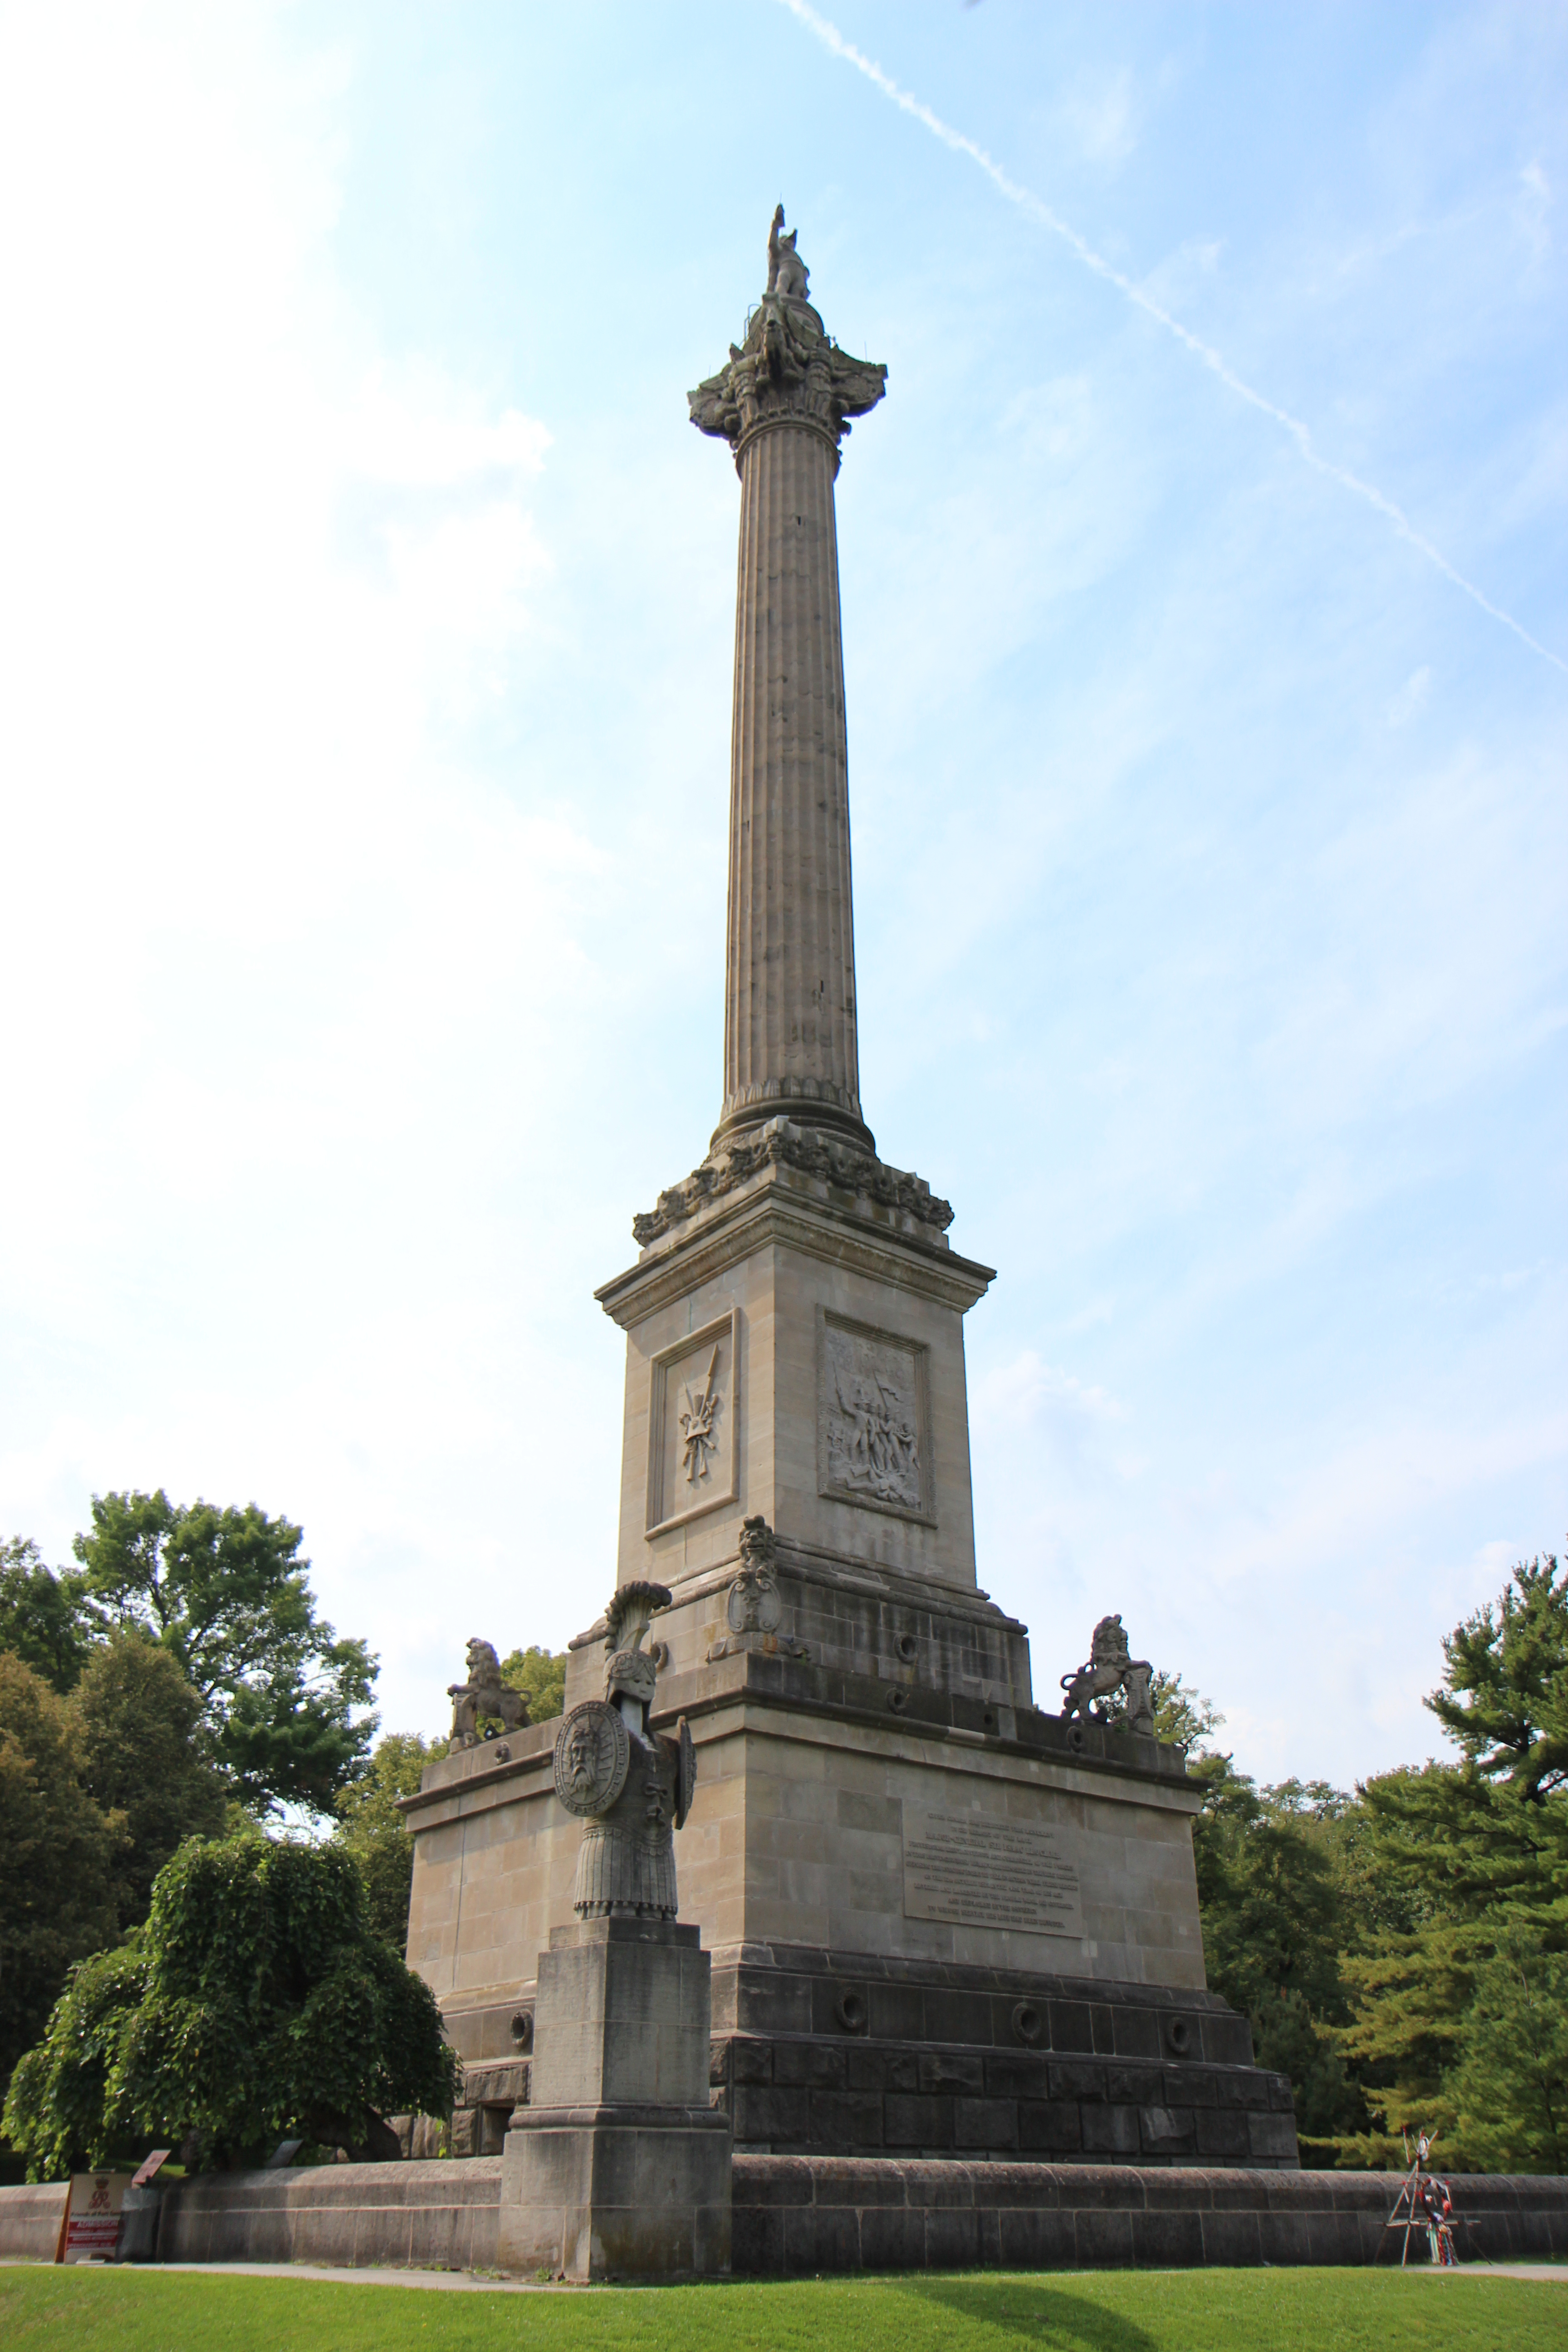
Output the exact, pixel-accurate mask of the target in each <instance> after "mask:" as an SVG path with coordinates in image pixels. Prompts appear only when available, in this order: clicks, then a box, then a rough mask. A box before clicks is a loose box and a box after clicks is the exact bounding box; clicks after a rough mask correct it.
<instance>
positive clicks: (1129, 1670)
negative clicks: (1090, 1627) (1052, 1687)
mask: <svg viewBox="0 0 1568 2352" xmlns="http://www.w3.org/2000/svg"><path fill="white" fill-rule="evenodd" d="M1153 1671H1154V1669H1153V1667H1152V1665H1151V1664H1150V1663H1149V1661H1148V1659H1147V1658H1135V1657H1133V1655H1132V1654H1131V1649H1130V1648H1129V1645H1128V1641H1127V1635H1126V1633H1124V1632H1123V1630H1122V1625H1121V1616H1120V1615H1117V1616H1114V1617H1102V1618H1101V1619H1100V1622H1099V1624H1098V1625H1097V1626H1096V1627H1095V1629H1094V1633H1093V1636H1092V1638H1091V1640H1090V1642H1089V1663H1088V1664H1087V1665H1082V1666H1079V1668H1078V1670H1077V1672H1076V1673H1075V1674H1070V1675H1063V1676H1062V1678H1061V1685H1062V1688H1063V1690H1064V1691H1065V1692H1066V1693H1067V1700H1066V1704H1065V1705H1064V1706H1063V1707H1062V1719H1063V1721H1064V1722H1070V1720H1071V1719H1072V1717H1074V1716H1075V1715H1076V1716H1077V1717H1079V1720H1080V1721H1082V1722H1084V1723H1089V1722H1090V1721H1093V1720H1098V1721H1099V1722H1101V1723H1104V1722H1105V1721H1106V1720H1107V1717H1106V1716H1105V1714H1104V1712H1103V1710H1102V1709H1101V1708H1100V1707H1097V1706H1095V1704H1094V1702H1095V1701H1096V1700H1097V1699H1101V1698H1106V1697H1109V1696H1110V1693H1111V1692H1112V1691H1116V1690H1124V1691H1125V1692H1126V1694H1127V1728H1128V1729H1129V1730H1130V1731H1138V1732H1142V1733H1143V1734H1144V1735H1145V1736H1148V1735H1149V1734H1152V1731H1153V1728H1154V1717H1153V1714H1152V1709H1151V1706H1150V1703H1149V1677H1150V1675H1152V1673H1153Z"/></svg>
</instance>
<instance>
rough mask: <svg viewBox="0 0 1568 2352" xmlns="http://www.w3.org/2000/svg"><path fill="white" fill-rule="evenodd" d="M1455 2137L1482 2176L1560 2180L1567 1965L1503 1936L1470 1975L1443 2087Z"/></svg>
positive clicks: (1567, 2156) (1567, 2106) (1565, 2134)
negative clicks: (1535, 2175) (1454, 2060)
mask: <svg viewBox="0 0 1568 2352" xmlns="http://www.w3.org/2000/svg"><path fill="white" fill-rule="evenodd" d="M1446 2089H1447V2095H1448V2098H1449V2101H1450V2102H1451V2104H1452V2106H1453V2109H1454V2116H1455V2124H1456V2127H1457V2136H1458V2137H1459V2138H1460V2139H1461V2140H1462V2141H1463V2142H1464V2143H1465V2145H1466V2146H1467V2147H1468V2148H1469V2149H1470V2150H1471V2151H1472V2152H1473V2154H1474V2156H1475V2158H1476V2160H1477V2161H1478V2163H1479V2164H1482V2165H1484V2167H1485V2168H1486V2169H1487V2170H1488V2171H1489V2172H1552V2173H1564V2172H1568V1958H1565V1957H1564V1956H1563V1954H1562V1953H1561V1952H1558V1953H1550V1952H1546V1951H1544V1950H1542V1946H1541V1941H1540V1938H1539V1937H1533V1936H1530V1935H1526V1934H1519V1933H1517V1932H1516V1933H1513V1934H1510V1935H1506V1936H1504V1937H1502V1938H1501V1939H1500V1943H1499V1946H1498V1948H1497V1951H1496V1952H1495V1953H1494V1954H1493V1956H1492V1958H1490V1960H1489V1961H1487V1962H1486V1963H1485V1964H1484V1965H1483V1966H1482V1967H1481V1968H1479V1969H1477V1971H1476V1974H1475V1979H1474V1982H1473V1985H1472V1988H1471V1994H1470V2005H1469V2011H1468V2016H1467V2018H1466V2021H1465V2026H1464V2031H1463V2033H1462V2035H1461V2039H1460V2045H1459V2061H1458V2065H1457V2066H1455V2068H1454V2069H1453V2072H1452V2073H1451V2074H1450V2075H1449V2077H1448V2080H1447V2084H1446Z"/></svg>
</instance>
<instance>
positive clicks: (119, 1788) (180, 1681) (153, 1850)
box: [69, 1629, 227, 1928]
mask: <svg viewBox="0 0 1568 2352" xmlns="http://www.w3.org/2000/svg"><path fill="white" fill-rule="evenodd" d="M69 1711H70V1715H71V1717H72V1721H73V1727H74V1731H75V1738H74V1741H73V1746H74V1748H75V1753H76V1759H77V1769H78V1771H79V1775H80V1779H81V1783H82V1786H83V1788H84V1789H85V1790H86V1791H87V1793H88V1795H89V1797H90V1798H91V1799H92V1801H93V1802H94V1803H95V1804H97V1805H99V1806H100V1808H101V1809H102V1810H103V1811H105V1812H108V1813H112V1814H114V1815H115V1816H116V1818H117V1819H118V1820H119V1821H120V1822H122V1823H123V1832H122V1839H121V1845H120V1848H119V1851H118V1853H116V1855H115V1861H114V1900H115V1911H116V1915H117V1917H118V1921H119V1925H120V1927H121V1928H125V1927H135V1926H137V1925H139V1923H140V1922H141V1921H142V1920H143V1919H144V1918H145V1917H146V1916H147V1906H148V1905H149V1903H150V1902H151V1901H152V1899H153V1880H154V1879H155V1878H156V1877H157V1875H158V1873H159V1872H160V1871H161V1870H162V1869H163V1864H165V1863H166V1862H167V1861H168V1860H169V1858H170V1856H171V1855H172V1854H173V1853H174V1851H175V1849H176V1847H177V1846H179V1844H180V1843H182V1841H183V1840H184V1839H185V1838H187V1837H193V1836H202V1837H216V1835H217V1834H218V1832H220V1831H221V1830H222V1828H223V1826H224V1818H225V1814H226V1811H227V1795H226V1784H225V1781H224V1778H223V1775H222V1773H221V1772H220V1771H219V1770H218V1769H217V1768H216V1765H215V1764H214V1763H213V1762H212V1761H211V1759H210V1758H209V1756H208V1753H207V1749H206V1744H205V1741H204V1740H203V1739H202V1738H201V1737H200V1736H199V1733H200V1726H201V1716H202V1703H201V1700H200V1698H199V1697H198V1696H197V1695H196V1693H195V1691H194V1690H193V1689H192V1688H191V1685H190V1684H189V1683H188V1682H187V1681H186V1680H185V1678H184V1675H183V1674H182V1673H181V1672H180V1669H179V1665H178V1664H177V1662H176V1661H175V1660H174V1658H173V1657H171V1656H170V1654H169V1653H168V1651H166V1650H161V1649H159V1648H158V1647H157V1645H156V1644H155V1643H153V1642H150V1641H149V1640H148V1639H147V1637H146V1635H145V1634H143V1633H140V1632H136V1631H127V1632H121V1631H120V1630H118V1629H116V1631H115V1632H113V1633H111V1634H110V1637H109V1639H108V1640H107V1641H106V1642H103V1643H100V1645H99V1646H98V1648H97V1649H95V1650H94V1651H93V1652H92V1653H91V1654H90V1655H89V1659H88V1662H87V1664H86V1666H85V1668H84V1669H83V1672H82V1675H81V1679H80V1681H79V1683H78V1684H77V1686H76V1688H75V1690H74V1691H73V1693H72V1694H71V1697H70V1701H69Z"/></svg>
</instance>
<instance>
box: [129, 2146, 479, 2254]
mask: <svg viewBox="0 0 1568 2352" xmlns="http://www.w3.org/2000/svg"><path fill="white" fill-rule="evenodd" d="M499 2205H500V2157H499V2156H475V2157H468V2158H464V2159H463V2160H462V2161H461V2162H456V2161H452V2160H449V2159H448V2160H445V2161H443V2160H436V2161H433V2162H429V2163H416V2164H406V2163H405V2164H317V2165H309V2166H306V2167H305V2168H303V2169H301V2170H300V2171H298V2172H229V2173H221V2172H209V2173H204V2174H202V2175H201V2176H200V2177H199V2178H198V2179H195V2180H184V2181H171V2183H170V2184H169V2187H168V2189H166V2190H165V2191H164V2194H163V2218H162V2221H161V2222H160V2224H159V2230H158V2259H159V2261H160V2262H164V2263H339V2264H342V2266H343V2267H344V2268H345V2269H349V2268H352V2269H363V2267H365V2266H366V2265H367V2264H371V2263H389V2264H392V2265H394V2266H395V2265H398V2264H405V2265H407V2266H408V2267H409V2268H411V2269H414V2270H459V2271H466V2270H473V2269H476V2268H479V2269H484V2270H491V2269H493V2268H494V2266H495V2258H496V2213H497V2209H498V2207H499Z"/></svg>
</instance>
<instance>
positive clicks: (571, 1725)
mask: <svg viewBox="0 0 1568 2352" xmlns="http://www.w3.org/2000/svg"><path fill="white" fill-rule="evenodd" d="M668 1606H669V1592H668V1589H667V1587H666V1586H664V1585H662V1584H649V1583H646V1582H638V1583H634V1584H623V1585H622V1586H621V1588H620V1590H619V1591H617V1592H616V1594H615V1596H614V1598H613V1599H612V1600H611V1601H610V1605H609V1607H608V1608H607V1609H606V1610H605V1654H606V1664H605V1696H604V1697H603V1698H591V1699H585V1700H584V1703H583V1705H582V1706H575V1707H574V1708H573V1710H572V1712H571V1714H570V1715H569V1716H568V1717H566V1719H565V1721H564V1722H563V1725H562V1727H561V1728H560V1730H559V1731H558V1732H557V1733H556V1735H555V1793H556V1795H557V1796H558V1797H559V1798H560V1800H561V1801H562V1803H563V1805H564V1806H565V1807H566V1810H567V1811H568V1812H572V1813H576V1814H577V1815H579V1817H580V1818H581V1819H582V1820H583V1822H584V1831H583V1843H582V1844H581V1846H580V1847H579V1848H578V1852H577V1881H576V1887H575V1890H574V1896H573V1906H572V1907H573V1909H574V1911H575V1912H576V1914H577V1916H578V1918H579V1919H609V1918H628V1917H629V1918H637V1919H673V1918H675V1917H676V1916H677V1911H678V1906H677V1901H676V1889H675V1842H674V1837H673V1834H672V1832H674V1831H675V1830H678V1829H679V1828H680V1827H681V1826H682V1824H683V1823H684V1822H685V1820H686V1816H687V1813H688V1811H689V1809H690V1805H691V1795H692V1790H693V1789H694V1788H695V1786H696V1783H697V1759H696V1755H695V1752H694V1750H693V1748H692V1744H691V1733H690V1731H689V1728H688V1727H687V1722H686V1717H684V1716H682V1717H681V1718H680V1722H679V1727H678V1730H677V1734H676V1737H675V1738H673V1739H668V1738H665V1737H664V1736H663V1734H662V1733H659V1732H654V1731H650V1730H649V1728H648V1716H649V1714H650V1712H651V1710H652V1706H653V1697H654V1689H655V1685H656V1682H657V1678H658V1668H657V1666H656V1665H655V1664H654V1661H653V1659H652V1658H651V1657H650V1656H649V1655H648V1654H647V1651H646V1650H645V1649H644V1648H643V1646H642V1641H643V1635H644V1634H645V1633H647V1629H648V1627H649V1625H650V1624H651V1623H652V1622H653V1615H654V1612H655V1611H656V1610H658V1609H668Z"/></svg>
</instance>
